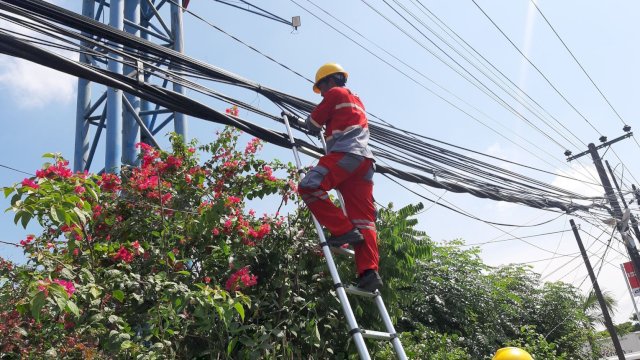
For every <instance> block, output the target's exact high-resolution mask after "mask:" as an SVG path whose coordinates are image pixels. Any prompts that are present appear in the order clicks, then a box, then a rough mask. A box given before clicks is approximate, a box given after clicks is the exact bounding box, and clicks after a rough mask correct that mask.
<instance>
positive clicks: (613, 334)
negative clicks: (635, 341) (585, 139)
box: [569, 144, 625, 360]
mask: <svg viewBox="0 0 640 360" xmlns="http://www.w3.org/2000/svg"><path fill="white" fill-rule="evenodd" d="M589 145H592V144H589ZM569 223H571V229H572V230H573V235H574V236H575V237H576V242H578V247H579V248H580V253H581V254H582V259H583V260H584V265H585V266H586V267H587V272H589V278H590V279H591V283H592V284H593V291H594V292H595V293H596V297H597V298H598V303H600V309H602V316H603V317H604V323H605V326H606V327H607V330H608V331H609V335H610V336H611V341H612V342H613V347H614V348H615V349H616V354H617V355H618V359H619V360H625V358H624V351H622V346H620V340H619V339H618V334H617V333H616V328H615V327H614V326H613V322H612V321H611V316H609V310H607V304H606V303H605V302H604V297H603V296H602V292H601V291H600V286H599V285H598V279H597V278H596V275H595V274H594V273H593V268H591V262H590V261H589V257H588V256H587V252H586V250H585V249H584V245H582V239H581V238H580V234H579V233H578V227H577V226H576V223H575V222H574V221H573V219H570V220H569Z"/></svg>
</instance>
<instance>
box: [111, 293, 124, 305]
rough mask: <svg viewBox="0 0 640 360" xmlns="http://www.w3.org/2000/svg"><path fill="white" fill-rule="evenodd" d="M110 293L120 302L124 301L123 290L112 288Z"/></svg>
mask: <svg viewBox="0 0 640 360" xmlns="http://www.w3.org/2000/svg"><path fill="white" fill-rule="evenodd" d="M111 295H112V296H113V297H114V298H116V299H118V301H120V302H124V292H122V290H114V291H113V293H111Z"/></svg>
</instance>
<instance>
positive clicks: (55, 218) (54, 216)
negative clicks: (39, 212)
mask: <svg viewBox="0 0 640 360" xmlns="http://www.w3.org/2000/svg"><path fill="white" fill-rule="evenodd" d="M50 212H51V220H53V221H55V222H57V223H59V222H60V218H59V217H58V211H57V209H56V207H55V206H51V210H50ZM63 218H64V216H63Z"/></svg>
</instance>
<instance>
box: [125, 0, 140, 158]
mask: <svg viewBox="0 0 640 360" xmlns="http://www.w3.org/2000/svg"><path fill="white" fill-rule="evenodd" d="M124 18H125V19H126V20H127V21H129V22H131V23H133V24H136V25H139V24H140V0H125V3H124ZM124 29H125V31H126V32H128V33H130V34H132V35H135V36H140V30H139V29H138V28H137V27H135V26H130V25H127V24H125V25H124ZM129 50H131V51H133V49H129ZM135 71H137V68H134V67H132V66H129V65H125V66H124V73H125V74H130V73H132V72H135ZM124 96H125V98H126V99H127V101H128V102H129V104H130V105H131V106H130V107H129V106H128V107H126V111H125V112H124V113H123V119H122V121H123V123H122V161H123V162H124V163H125V164H127V165H136V164H137V162H138V150H137V149H136V147H135V145H136V143H138V142H140V131H139V130H140V128H139V126H138V123H137V121H136V117H137V116H138V115H139V114H140V98H138V97H136V96H133V95H131V94H127V93H126V94H124Z"/></svg>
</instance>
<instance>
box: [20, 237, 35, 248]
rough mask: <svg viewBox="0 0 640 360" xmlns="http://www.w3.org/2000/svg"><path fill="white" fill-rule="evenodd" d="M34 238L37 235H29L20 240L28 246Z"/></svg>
mask: <svg viewBox="0 0 640 360" xmlns="http://www.w3.org/2000/svg"><path fill="white" fill-rule="evenodd" d="M34 239H35V237H34V236H33V235H28V236H27V238H26V239H24V240H20V245H22V246H27V245H29V244H31V242H33V240H34Z"/></svg>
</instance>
